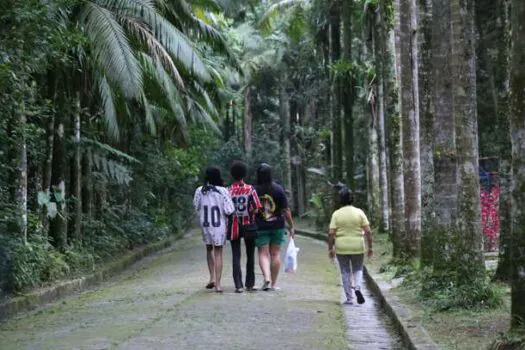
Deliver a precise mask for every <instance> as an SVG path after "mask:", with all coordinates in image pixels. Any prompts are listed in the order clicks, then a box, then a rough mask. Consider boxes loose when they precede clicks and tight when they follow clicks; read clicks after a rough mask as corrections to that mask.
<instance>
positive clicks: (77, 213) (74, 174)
mask: <svg viewBox="0 0 525 350" xmlns="http://www.w3.org/2000/svg"><path fill="white" fill-rule="evenodd" d="M80 112H81V111H80V96H78V95H77V97H76V108H75V111H74V114H73V120H72V124H73V150H74V155H73V159H72V161H73V162H72V163H73V164H72V165H71V170H72V171H71V196H72V200H73V204H72V215H73V218H72V227H71V231H70V232H71V236H70V239H71V240H73V241H76V242H78V243H80V242H81V240H82V154H81V152H80V151H81V144H80Z"/></svg>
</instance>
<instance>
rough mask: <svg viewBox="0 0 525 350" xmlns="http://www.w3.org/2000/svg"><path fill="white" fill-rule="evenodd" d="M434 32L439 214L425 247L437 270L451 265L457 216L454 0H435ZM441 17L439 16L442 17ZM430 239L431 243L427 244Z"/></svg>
mask: <svg viewBox="0 0 525 350" xmlns="http://www.w3.org/2000/svg"><path fill="white" fill-rule="evenodd" d="M433 16H434V18H435V19H436V20H435V21H433V22H432V23H433V25H432V35H433V37H435V38H444V39H443V40H434V41H433V42H432V58H433V75H432V78H433V95H434V96H433V104H434V113H435V114H434V121H433V134H434V137H433V146H434V147H433V162H434V196H433V200H434V204H433V207H434V209H435V212H436V217H435V220H434V222H433V225H432V229H433V231H434V232H432V234H433V236H431V237H427V238H428V240H425V247H424V248H423V247H422V248H423V249H425V250H430V252H429V254H432V255H433V256H434V258H433V259H432V263H433V266H434V269H435V270H442V269H446V268H448V266H449V265H450V253H449V252H448V251H447V249H446V247H447V245H449V244H450V241H451V236H450V235H451V232H454V230H455V227H456V219H457V199H458V187H457V159H456V141H455V135H456V131H455V122H454V115H453V113H452V112H453V111H452V90H451V88H450V86H452V76H451V75H450V74H443V72H446V71H449V70H450V69H451V67H450V55H451V43H450V40H449V39H448V38H450V37H451V32H450V31H451V27H450V2H448V1H441V0H434V1H433ZM438 19H439V20H438ZM427 243H428V244H429V245H430V246H431V247H427Z"/></svg>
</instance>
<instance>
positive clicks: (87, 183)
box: [82, 149, 93, 218]
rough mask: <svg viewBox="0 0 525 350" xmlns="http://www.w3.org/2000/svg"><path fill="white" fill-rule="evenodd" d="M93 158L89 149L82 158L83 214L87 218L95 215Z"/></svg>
mask: <svg viewBox="0 0 525 350" xmlns="http://www.w3.org/2000/svg"><path fill="white" fill-rule="evenodd" d="M92 157H93V156H92V154H91V150H90V149H87V150H86V151H85V152H84V155H83V157H82V179H83V181H82V212H83V213H84V217H86V218H91V216H92V215H93V179H92V171H91V169H92V167H93V158H92Z"/></svg>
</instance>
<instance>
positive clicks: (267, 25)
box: [259, 0, 305, 32]
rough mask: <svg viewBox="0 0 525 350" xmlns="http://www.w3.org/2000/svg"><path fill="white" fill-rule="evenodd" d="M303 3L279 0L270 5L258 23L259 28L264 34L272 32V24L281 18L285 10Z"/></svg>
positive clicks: (294, 0) (296, 0) (302, 1)
mask: <svg viewBox="0 0 525 350" xmlns="http://www.w3.org/2000/svg"><path fill="white" fill-rule="evenodd" d="M304 3H305V0H281V1H279V2H276V3H275V4H272V5H271V6H270V7H269V8H268V9H267V10H266V12H265V13H264V15H263V16H262V18H261V20H260V21H259V27H260V28H261V29H262V30H263V31H265V32H271V31H272V30H273V22H274V21H275V19H276V18H277V17H279V16H281V15H282V14H283V13H284V12H285V11H286V10H288V9H290V8H293V7H296V6H301V5H303V4H304Z"/></svg>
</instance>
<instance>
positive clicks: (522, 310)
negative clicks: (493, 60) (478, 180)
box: [509, 0, 525, 328]
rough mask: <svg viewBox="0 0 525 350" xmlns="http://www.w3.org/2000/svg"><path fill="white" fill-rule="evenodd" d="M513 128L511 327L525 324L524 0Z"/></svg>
mask: <svg viewBox="0 0 525 350" xmlns="http://www.w3.org/2000/svg"><path fill="white" fill-rule="evenodd" d="M511 6H512V15H511V16H512V17H511V23H512V24H511V25H512V38H511V42H512V49H511V64H510V71H511V76H510V91H511V93H510V96H511V97H510V108H511V110H510V118H509V121H510V129H511V137H512V214H511V215H512V219H513V220H512V226H511V237H512V245H511V246H512V263H513V279H512V292H511V299H512V308H511V315H512V327H515V328H517V327H520V326H524V325H525V321H524V320H525V304H524V303H523V300H525V273H523V271H525V25H524V23H523V18H525V2H523V1H521V0H512V5H511Z"/></svg>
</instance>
